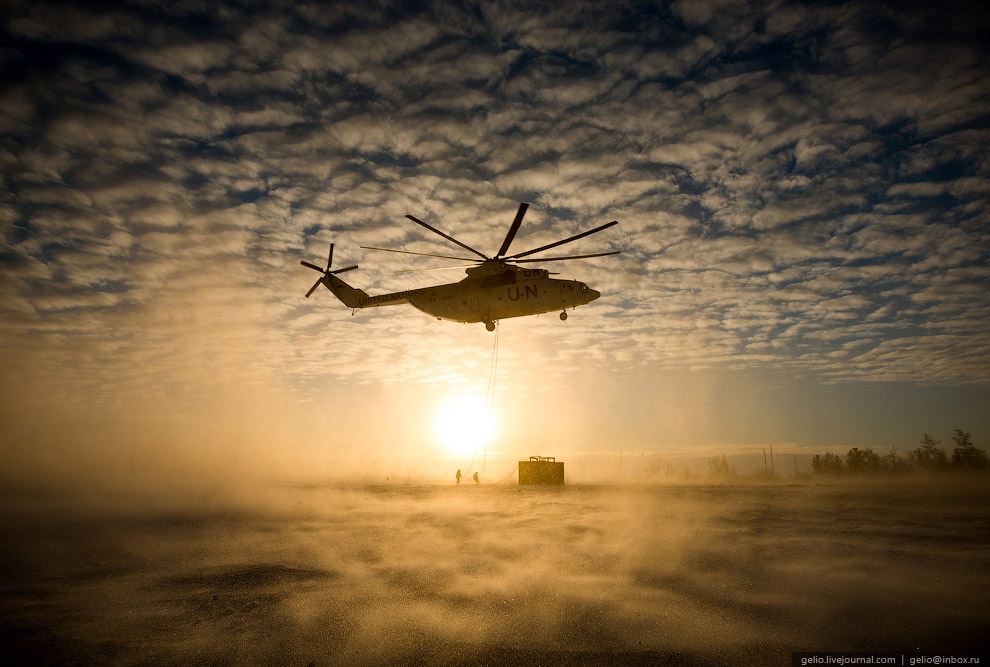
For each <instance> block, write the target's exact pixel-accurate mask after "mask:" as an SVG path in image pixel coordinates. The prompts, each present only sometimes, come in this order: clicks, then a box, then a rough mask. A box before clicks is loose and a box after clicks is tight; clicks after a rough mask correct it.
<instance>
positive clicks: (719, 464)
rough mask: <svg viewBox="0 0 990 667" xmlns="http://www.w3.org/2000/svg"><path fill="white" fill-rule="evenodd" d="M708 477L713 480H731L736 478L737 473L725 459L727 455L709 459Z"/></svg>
mask: <svg viewBox="0 0 990 667" xmlns="http://www.w3.org/2000/svg"><path fill="white" fill-rule="evenodd" d="M708 475H709V476H710V477H712V478H713V479H720V480H723V481H724V480H729V479H732V478H733V477H735V476H736V471H735V470H733V468H732V464H731V463H729V461H728V460H727V459H726V458H725V454H722V455H721V456H713V457H712V458H710V459H708Z"/></svg>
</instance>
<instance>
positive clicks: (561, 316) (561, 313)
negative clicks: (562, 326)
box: [560, 310, 567, 321]
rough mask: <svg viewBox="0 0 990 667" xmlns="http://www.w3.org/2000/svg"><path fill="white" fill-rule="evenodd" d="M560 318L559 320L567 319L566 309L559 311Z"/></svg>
mask: <svg viewBox="0 0 990 667" xmlns="http://www.w3.org/2000/svg"><path fill="white" fill-rule="evenodd" d="M560 319H561V321H563V320H566V319H567V311H566V310H562V311H560Z"/></svg>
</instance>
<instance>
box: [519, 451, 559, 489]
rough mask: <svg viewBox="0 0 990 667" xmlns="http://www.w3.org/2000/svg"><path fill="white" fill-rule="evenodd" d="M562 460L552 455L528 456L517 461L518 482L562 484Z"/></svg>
mask: <svg viewBox="0 0 990 667" xmlns="http://www.w3.org/2000/svg"><path fill="white" fill-rule="evenodd" d="M563 483H564V462H563V461H557V460H556V459H554V457H552V456H530V457H529V460H528V461H520V462H519V484H520V486H521V485H523V484H563Z"/></svg>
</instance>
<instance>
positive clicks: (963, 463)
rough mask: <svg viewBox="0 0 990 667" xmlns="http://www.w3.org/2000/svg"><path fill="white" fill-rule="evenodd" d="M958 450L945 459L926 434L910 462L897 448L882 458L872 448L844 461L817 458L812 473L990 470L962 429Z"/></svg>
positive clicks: (956, 436) (958, 433) (829, 456)
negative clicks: (899, 453)
mask: <svg viewBox="0 0 990 667" xmlns="http://www.w3.org/2000/svg"><path fill="white" fill-rule="evenodd" d="M952 442H954V443H955V445H956V446H955V448H954V449H953V450H952V458H951V459H950V458H949V457H948V456H946V453H945V450H943V449H942V448H941V447H939V445H941V444H942V442H941V441H940V440H932V438H931V436H929V435H928V434H927V433H923V434H922V436H921V447H918V448H917V449H914V450H911V451H909V452H908V453H907V458H906V459H905V458H904V457H902V456H900V455H898V453H897V448H896V447H892V448H891V450H890V451H889V452H886V453H884V454H879V453H877V452H875V451H873V450H872V449H871V448H869V447H867V448H866V449H860V448H858V447H853V448H852V449H850V450H849V451H848V452H847V453H846V456H845V460H843V459H842V457H840V456H837V455H835V454H832V453H831V452H826V454H825V456H819V455H817V454H816V455H815V456H814V458H812V459H811V470H812V472H813V473H814V474H815V475H843V474H853V475H862V474H881V473H891V474H899V473H907V472H917V471H922V472H935V473H938V472H947V471H950V470H986V469H988V468H990V460H988V459H987V454H986V452H985V451H983V450H982V449H977V448H976V447H975V446H974V445H973V442H972V436H971V435H970V434H969V433H965V432H963V431H961V430H959V429H955V431H953V434H952Z"/></svg>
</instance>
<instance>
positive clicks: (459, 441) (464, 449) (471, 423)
mask: <svg viewBox="0 0 990 667" xmlns="http://www.w3.org/2000/svg"><path fill="white" fill-rule="evenodd" d="M494 433H495V428H494V423H493V420H492V419H491V416H490V414H489V410H488V408H487V407H486V406H485V402H484V401H483V400H480V399H478V398H471V397H459V398H455V399H453V400H450V401H448V402H447V403H446V404H444V405H443V406H442V407H441V408H440V410H439V411H438V412H437V420H436V435H437V439H438V440H439V441H440V444H442V445H443V446H444V448H446V450H447V451H448V452H449V453H450V454H452V455H456V456H462V457H464V456H466V457H470V456H473V455H474V453H475V452H476V451H479V450H481V449H483V448H484V447H485V444H486V441H487V442H488V443H489V444H490V443H491V440H492V437H493V436H494Z"/></svg>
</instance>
